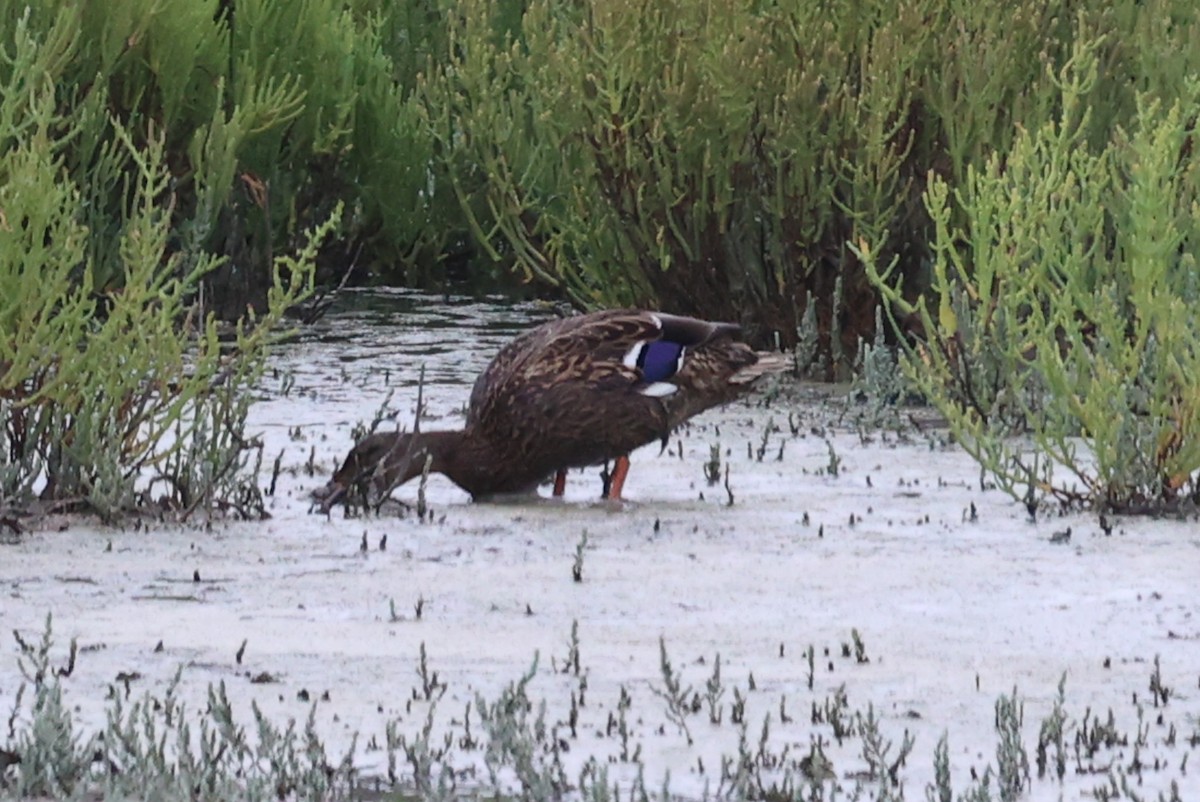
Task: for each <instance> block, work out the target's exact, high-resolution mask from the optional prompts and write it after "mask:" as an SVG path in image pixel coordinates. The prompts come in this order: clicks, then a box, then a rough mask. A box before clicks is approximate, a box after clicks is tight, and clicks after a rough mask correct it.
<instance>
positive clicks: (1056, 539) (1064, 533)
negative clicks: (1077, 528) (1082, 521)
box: [1050, 526, 1071, 544]
mask: <svg viewBox="0 0 1200 802" xmlns="http://www.w3.org/2000/svg"><path fill="white" fill-rule="evenodd" d="M1050 542H1051V543H1058V544H1063V543H1070V542H1071V527H1069V526H1068V527H1067V528H1066V529H1063V530H1061V531H1058V532H1054V533H1052V534H1051V535H1050Z"/></svg>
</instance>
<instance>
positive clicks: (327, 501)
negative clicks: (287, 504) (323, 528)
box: [312, 482, 346, 514]
mask: <svg viewBox="0 0 1200 802" xmlns="http://www.w3.org/2000/svg"><path fill="white" fill-rule="evenodd" d="M345 495H346V488H345V487H344V486H343V485H342V484H341V483H340V482H330V483H329V484H327V485H325V486H324V487H318V488H317V489H315V490H313V491H312V499H313V501H315V502H317V506H316V508H317V509H318V510H319V511H320V512H322V513H325V514H328V513H329V511H330V510H331V509H333V505H334V504H337V503H338V502H339V501H341V500H342V497H343V496H345Z"/></svg>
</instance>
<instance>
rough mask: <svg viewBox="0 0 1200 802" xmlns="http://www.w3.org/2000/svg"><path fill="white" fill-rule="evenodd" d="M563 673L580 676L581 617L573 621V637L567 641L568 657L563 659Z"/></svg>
mask: <svg viewBox="0 0 1200 802" xmlns="http://www.w3.org/2000/svg"><path fill="white" fill-rule="evenodd" d="M562 673H563V674H574V675H575V676H577V677H578V676H579V619H578V618H576V619H574V620H573V621H572V622H571V639H570V640H569V641H567V659H566V660H564V661H563V667H562Z"/></svg>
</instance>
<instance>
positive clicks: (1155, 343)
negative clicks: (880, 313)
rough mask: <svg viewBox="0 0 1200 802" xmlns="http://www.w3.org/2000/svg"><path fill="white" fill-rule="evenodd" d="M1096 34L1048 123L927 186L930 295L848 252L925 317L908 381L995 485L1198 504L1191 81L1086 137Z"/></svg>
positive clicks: (1199, 377)
mask: <svg viewBox="0 0 1200 802" xmlns="http://www.w3.org/2000/svg"><path fill="white" fill-rule="evenodd" d="M1105 44H1106V42H1105V39H1104V37H1098V38H1095V39H1092V40H1086V39H1083V38H1081V39H1080V40H1079V41H1078V42H1077V45H1076V49H1075V52H1074V54H1073V56H1072V58H1071V60H1070V62H1069V64H1068V65H1067V66H1066V67H1065V68H1064V69H1063V70H1062V71H1061V72H1060V73H1058V74H1057V75H1055V76H1054V80H1055V82H1056V84H1057V86H1058V87H1059V95H1058V100H1059V102H1058V104H1057V107H1058V109H1059V111H1058V113H1057V115H1056V118H1055V119H1054V120H1052V121H1049V122H1047V123H1045V124H1044V125H1042V126H1039V127H1038V128H1036V129H1032V130H1029V131H1021V132H1019V133H1018V135H1017V136H1016V138H1015V140H1014V143H1013V146H1012V148H1011V150H1009V151H1008V152H1007V153H1004V154H996V155H993V156H992V157H991V158H990V159H988V161H987V163H986V165H985V166H983V167H982V168H980V169H975V168H969V169H968V174H967V180H966V182H965V185H964V186H963V187H962V188H961V189H959V190H957V191H955V190H953V189H952V188H951V187H950V186H949V185H948V184H947V182H946V181H944V180H942V179H940V178H936V177H935V178H934V179H933V180H932V181H931V184H930V188H929V191H928V193H927V196H926V202H927V204H928V207H929V211H930V214H931V216H932V218H933V219H934V221H935V224H936V229H935V232H936V233H935V237H934V240H933V252H934V260H933V265H932V274H933V288H932V289H933V293H932V296H931V297H930V299H929V300H928V302H926V300H925V299H921V300H920V301H919V302H918V303H916V304H915V305H912V304H908V303H907V302H905V301H904V299H903V297H902V295H901V292H900V290H899V288H898V287H897V286H896V285H895V283H894V281H893V278H892V277H891V276H889V274H888V273H887V272H886V271H884V272H883V273H882V274H880V273H879V272H875V270H874V265H875V264H876V261H875V258H874V254H872V253H871V250H870V246H869V245H868V244H866V243H863V244H862V245H861V246H860V253H861V255H862V256H863V257H864V259H865V261H866V262H867V263H868V265H869V266H871V268H872V275H873V276H874V277H875V278H876V280H877V281H878V282H879V286H880V287H881V289H882V291H883V292H884V293H885V294H886V295H887V296H888V298H889V300H890V301H891V302H892V303H893V304H894V307H895V308H896V309H898V310H899V311H900V312H901V313H902V314H905V315H915V316H917V317H918V318H919V320H920V322H921V325H920V329H921V330H922V331H923V337H921V338H918V339H917V340H916V341H914V342H912V343H910V344H909V346H908V347H907V352H906V354H905V360H904V367H905V370H906V372H907V374H908V376H909V377H910V379H911V380H912V381H913V382H915V383H916V385H917V386H919V387H920V388H921V390H922V391H923V392H924V393H925V394H926V396H927V397H928V398H929V399H930V400H931V401H932V402H933V403H935V404H936V405H937V406H938V407H939V409H940V410H941V411H942V413H943V414H944V415H945V416H946V417H947V419H948V420H949V421H950V424H951V427H952V429H953V431H954V433H955V435H956V436H957V438H958V439H959V440H960V442H962V444H963V445H964V446H965V447H966V448H967V450H968V451H970V452H971V453H972V454H973V455H974V456H975V457H976V458H977V459H979V460H980V462H981V463H982V464H983V466H984V467H985V468H986V469H987V470H988V471H990V472H991V473H992V475H993V476H994V477H996V479H997V481H998V482H999V484H1000V485H1001V486H1002V487H1004V488H1005V489H1007V490H1009V491H1010V492H1011V493H1013V494H1014V495H1017V496H1021V497H1026V498H1033V497H1034V496H1036V495H1037V494H1041V493H1044V494H1048V495H1050V496H1052V497H1054V498H1056V499H1058V500H1060V501H1063V502H1069V503H1091V504H1095V505H1098V506H1100V507H1101V508H1106V509H1113V510H1118V511H1138V510H1161V509H1164V508H1167V509H1169V508H1172V507H1178V506H1179V505H1181V504H1186V503H1195V501H1196V500H1197V492H1198V491H1197V475H1198V473H1197V472H1198V471H1200V428H1198V425H1200V393H1198V392H1197V388H1200V353H1198V348H1197V343H1198V342H1200V322H1198V319H1197V317H1196V315H1195V309H1196V305H1197V303H1198V302H1200V277H1198V276H1197V272H1196V267H1197V264H1196V259H1197V253H1198V249H1200V181H1198V180H1197V179H1198V178H1200V175H1198V167H1197V163H1196V160H1195V157H1194V154H1193V140H1194V137H1195V135H1196V121H1197V118H1198V115H1200V81H1197V80H1195V79H1192V80H1189V81H1187V82H1185V84H1184V85H1183V87H1182V91H1181V93H1180V96H1179V97H1178V98H1177V99H1175V100H1174V101H1171V102H1165V101H1162V100H1159V99H1157V98H1155V97H1154V96H1153V95H1151V94H1150V93H1148V92H1142V93H1139V94H1138V96H1137V99H1136V109H1137V111H1136V116H1135V118H1134V120H1133V121H1132V122H1131V124H1130V125H1129V126H1128V127H1119V128H1117V129H1115V130H1114V131H1112V133H1111V135H1110V138H1109V139H1108V140H1107V141H1105V142H1103V143H1100V144H1096V143H1094V142H1093V133H1094V128H1093V127H1092V125H1091V124H1092V119H1091V117H1092V114H1093V106H1092V105H1091V104H1089V103H1087V102H1086V99H1087V98H1088V97H1089V95H1090V94H1091V93H1092V92H1094V91H1095V89H1096V83H1097V81H1098V75H1099V72H1100V68H1101V65H1102V61H1101V58H1100V55H1101V54H1102V53H1103V52H1104V49H1105ZM959 218H961V219H963V220H965V221H966V223H965V224H964V225H963V226H962V227H961V228H959V227H956V226H954V225H953V224H952V222H951V221H952V220H953V219H959ZM1014 435H1026V437H1014Z"/></svg>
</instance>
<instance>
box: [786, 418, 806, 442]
mask: <svg viewBox="0 0 1200 802" xmlns="http://www.w3.org/2000/svg"><path fill="white" fill-rule="evenodd" d="M802 423H803V421H802V420H801V419H800V418H799V417H795V416H794V415H793V413H791V412H789V413H788V431H790V432H791V433H792V437H795V436H796V435H798V434H800V426H801V424H802Z"/></svg>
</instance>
